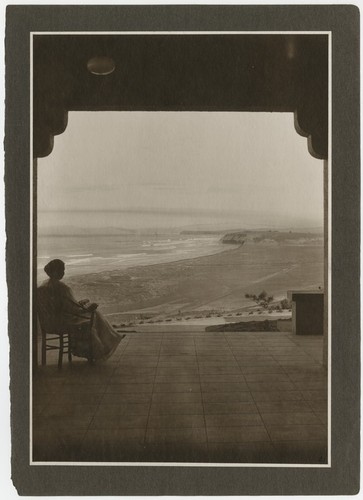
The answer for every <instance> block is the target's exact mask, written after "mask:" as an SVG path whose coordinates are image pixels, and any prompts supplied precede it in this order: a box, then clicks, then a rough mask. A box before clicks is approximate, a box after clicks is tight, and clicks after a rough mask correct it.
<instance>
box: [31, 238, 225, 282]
mask: <svg viewBox="0 0 363 500" xmlns="http://www.w3.org/2000/svg"><path fill="white" fill-rule="evenodd" d="M220 237H221V236H219V235H213V236H211V235H199V234H198V235H196V236H194V235H183V234H175V233H174V234H172V233H165V234H155V235H152V234H127V235H106V236H103V235H102V236H94V235H93V236H88V235H87V236H86V235H84V236H83V235H82V236H62V235H57V236H42V235H41V236H38V241H37V248H38V259H37V269H38V273H37V274H38V282H41V281H43V280H44V279H46V278H47V276H46V275H45V273H44V270H43V268H44V266H45V264H47V262H49V261H50V260H52V259H61V260H63V261H64V262H65V264H66V275H67V276H76V275H81V274H88V273H97V272H102V271H111V270H115V269H126V268H128V267H134V266H147V265H152V264H160V263H166V262H174V261H178V260H183V259H189V258H195V257H202V256H204V255H212V254H215V253H218V252H221V251H223V250H226V245H224V244H223V243H221V242H220Z"/></svg>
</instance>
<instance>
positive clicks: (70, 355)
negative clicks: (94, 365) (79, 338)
mask: <svg viewBox="0 0 363 500" xmlns="http://www.w3.org/2000/svg"><path fill="white" fill-rule="evenodd" d="M68 362H69V363H72V351H71V336H70V334H68Z"/></svg>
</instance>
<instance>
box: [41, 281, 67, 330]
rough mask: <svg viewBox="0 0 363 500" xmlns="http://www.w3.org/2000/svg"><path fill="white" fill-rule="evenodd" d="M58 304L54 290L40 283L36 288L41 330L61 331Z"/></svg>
mask: <svg viewBox="0 0 363 500" xmlns="http://www.w3.org/2000/svg"><path fill="white" fill-rule="evenodd" d="M58 311H59V304H57V297H56V295H55V293H54V290H53V289H52V287H50V286H46V285H41V286H39V287H38V289H37V312H38V317H39V322H40V326H41V328H42V330H43V331H44V332H45V333H62V332H61V321H60V315H59V312H58Z"/></svg>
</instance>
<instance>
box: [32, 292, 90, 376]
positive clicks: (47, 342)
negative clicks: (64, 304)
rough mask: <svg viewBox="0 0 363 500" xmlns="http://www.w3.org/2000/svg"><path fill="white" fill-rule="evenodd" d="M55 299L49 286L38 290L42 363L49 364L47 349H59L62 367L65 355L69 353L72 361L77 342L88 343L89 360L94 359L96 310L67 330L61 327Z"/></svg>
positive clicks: (69, 358) (59, 361) (59, 364)
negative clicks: (86, 319) (93, 338)
mask: <svg viewBox="0 0 363 500" xmlns="http://www.w3.org/2000/svg"><path fill="white" fill-rule="evenodd" d="M55 302H56V301H55V299H54V297H52V295H51V292H50V290H49V289H48V288H47V287H44V286H41V287H39V288H38V290H37V313H38V318H39V324H40V329H41V335H42V365H43V366H44V365H46V364H47V351H53V350H58V351H59V353H58V368H59V369H61V368H62V364H63V356H64V354H68V362H69V363H71V362H72V349H73V348H74V347H75V345H76V343H77V342H82V341H83V342H86V343H88V351H89V355H88V360H89V361H90V362H92V361H93V353H92V325H93V321H94V312H93V313H92V314H91V318H90V320H88V321H85V322H82V323H81V324H80V325H74V326H73V325H72V326H70V327H67V329H66V330H65V329H64V328H61V326H60V325H61V321H60V318H59V314H58V313H57V311H56V304H55Z"/></svg>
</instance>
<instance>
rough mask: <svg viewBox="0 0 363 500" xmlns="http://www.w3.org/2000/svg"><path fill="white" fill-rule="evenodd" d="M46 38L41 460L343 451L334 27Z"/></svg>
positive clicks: (250, 458)
mask: <svg viewBox="0 0 363 500" xmlns="http://www.w3.org/2000/svg"><path fill="white" fill-rule="evenodd" d="M32 40H33V99H34V100H33V112H34V115H33V117H34V122H33V123H34V128H33V134H34V135H33V144H34V150H33V156H34V165H33V179H34V191H36V197H37V203H36V205H35V204H34V205H33V216H34V235H35V236H34V247H33V248H34V256H33V258H34V264H35V265H36V276H34V280H35V282H34V289H35V287H36V295H34V296H33V304H34V309H33V310H34V323H33V325H34V331H33V349H34V351H33V359H34V363H33V370H32V382H33V384H32V391H33V392H32V402H33V408H32V415H31V422H32V461H34V463H37V462H40V463H43V462H48V461H51V462H96V463H97V462H101V463H104V462H136V463H140V462H142V463H143V462H149V461H151V462H166V463H170V462H172V463H179V462H181V463H195V464H197V463H208V464H209V463H215V464H219V463H231V464H239V465H243V464H246V463H253V464H268V463H274V464H284V463H287V464H310V465H311V464H316V465H327V464H328V462H329V460H328V442H329V435H328V404H327V400H328V386H327V380H328V372H329V356H328V341H329V325H328V324H326V325H325V331H324V304H325V307H329V303H328V300H327V298H328V291H329V290H328V288H327V286H328V283H329V281H328V275H327V272H326V270H325V274H324V255H326V256H327V247H328V244H329V242H328V239H327V238H326V240H325V241H324V229H325V234H326V235H328V227H329V226H328V224H329V214H328V211H327V200H326V199H325V201H326V210H325V212H324V178H325V179H327V177H328V156H327V155H326V152H327V149H326V148H327V140H328V137H327V134H325V136H324V132H326V133H327V128H326V129H325V130H324V126H326V123H324V121H325V120H327V116H324V112H326V113H327V112H328V51H329V36H328V34H326V33H323V34H313V35H310V34H299V33H296V34H288V35H286V34H283V33H278V34H276V33H273V34H253V33H248V34H215V35H214V34H213V35H208V34H203V33H200V34H198V35H193V34H190V35H188V34H187V35H172V34H170V35H168V34H160V35H158V34H149V35H134V36H132V35H131V36H129V35H124V34H119V35H117V34H115V35H107V34H105V35H104V34H94V35H87V36H85V35H82V34H75V35H67V34H66V33H64V34H61V35H57V34H54V35H52V34H34V35H33V38H32ZM206 50H210V51H213V53H214V55H215V58H216V59H217V65H216V66H215V64H213V68H212V67H211V65H210V62H209V61H203V62H202V55H203V52H204V51H206ZM312 55H313V58H311V57H310V56H312ZM226 58H227V61H226ZM228 58H231V59H233V61H236V60H238V59H239V58H240V59H241V60H242V59H243V63H242V64H240V65H238V66H237V65H236V64H234V65H233V66H231V64H230V62H232V61H228ZM192 64H195V65H196V69H194V73H195V74H194V75H193V73H192ZM223 65H224V66H223ZM300 67H303V68H304V69H305V70H308V71H310V72H311V73H312V77H313V79H314V80H318V83H319V84H320V89H319V90H320V93H319V94H317V95H316V97H318V98H319V101H320V102H319V105H320V109H319V111H320V112H321V114H322V116H320V117H319V118H320V119H321V123H320V124H318V125H320V128H321V129H322V130H317V131H316V137H315V135H314V136H313V137H312V138H311V136H310V133H309V132H310V131H309V129H307V130H305V131H304V130H303V127H304V119H306V118H307V119H309V110H308V109H306V108H305V107H303V106H301V110H300V109H298V110H296V109H294V108H293V101H294V99H296V98H297V97H298V98H299V99H303V96H301V95H299V92H300V89H299V87H298V86H297V85H296V86H292V82H293V81H294V78H296V73H297V72H299V71H300V70H301V69H300ZM227 68H228V69H231V68H232V74H230V72H229V71H228V72H227ZM286 72H288V75H289V78H288V80H287V81H286ZM206 77H207V78H208V79H210V87H212V88H213V87H214V86H215V87H217V86H218V85H226V86H228V88H229V89H230V90H231V91H233V89H234V88H235V87H241V88H242V89H243V92H242V98H241V99H240V100H239V101H237V103H236V106H235V107H236V109H233V108H232V107H230V106H231V103H230V102H228V101H230V97H229V96H228V95H227V96H226V98H225V101H227V102H222V101H221V99H220V97H217V98H216V99H215V100H213V98H212V96H211V95H208V94H210V92H209V93H208V89H207V88H205V84H204V83H203V84H202V83H201V79H202V78H206ZM183 79H184V80H186V81H185V83H184V82H183ZM148 80H149V81H148ZM131 82H132V84H131ZM282 84H285V85H286V89H283V88H281V86H282ZM188 87H192V88H195V89H196V92H195V94H192V93H191V92H190V93H189V91H188V94H187V95H186V90H188ZM149 89H150V90H149ZM287 90H288V92H287ZM193 101H194V102H193ZM186 103H188V104H187V105H186ZM126 104H127V105H126ZM303 104H304V103H303ZM307 104H310V103H309V102H308V103H307ZM133 107H134V108H135V110H133ZM229 107H230V109H229ZM193 108H195V110H193ZM142 109H144V110H142ZM226 109H227V110H226ZM300 121H302V124H300ZM49 123H51V124H52V125H53V124H54V125H55V126H54V128H51V129H50V131H49V126H48V127H47V125H48V124H49ZM314 132H315V131H314ZM53 134H54V135H53ZM319 134H320V135H319ZM309 136H310V139H307V137H309ZM314 148H315V149H314ZM324 171H325V174H324ZM327 196H328V186H325V198H326V197H327ZM324 296H325V297H326V300H325V302H324ZM35 315H36V316H35ZM35 319H36V322H37V324H36V327H35Z"/></svg>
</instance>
